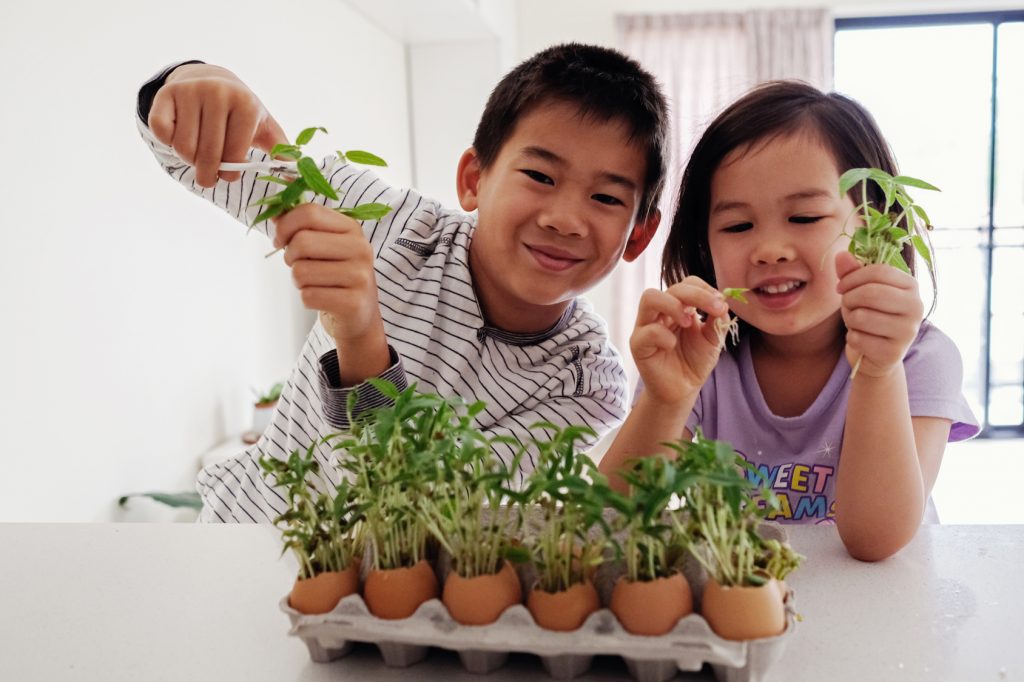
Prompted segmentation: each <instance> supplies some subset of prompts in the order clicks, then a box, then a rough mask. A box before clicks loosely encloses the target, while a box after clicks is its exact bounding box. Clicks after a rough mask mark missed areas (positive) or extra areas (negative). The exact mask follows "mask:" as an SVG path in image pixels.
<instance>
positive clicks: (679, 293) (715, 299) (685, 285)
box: [665, 277, 729, 315]
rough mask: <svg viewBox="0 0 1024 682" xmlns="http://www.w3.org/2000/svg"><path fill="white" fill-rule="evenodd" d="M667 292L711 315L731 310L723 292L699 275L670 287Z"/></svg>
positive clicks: (685, 303)
mask: <svg viewBox="0 0 1024 682" xmlns="http://www.w3.org/2000/svg"><path fill="white" fill-rule="evenodd" d="M665 293H666V294H668V295H669V296H672V297H674V298H676V299H678V300H679V301H680V302H682V303H683V304H684V305H688V306H692V307H694V308H697V309H698V310H703V311H704V312H706V313H708V314H709V315H724V314H725V313H726V312H728V310H729V305H728V304H727V303H726V302H725V296H724V295H723V294H722V292H720V291H718V290H717V289H715V288H714V287H713V286H711V285H710V284H708V283H707V282H704V281H703V280H701V279H700V278H698V277H687V278H686V279H684V280H683V281H682V282H679V283H678V284H674V285H672V286H671V287H669V288H668V289H667V290H666V291H665Z"/></svg>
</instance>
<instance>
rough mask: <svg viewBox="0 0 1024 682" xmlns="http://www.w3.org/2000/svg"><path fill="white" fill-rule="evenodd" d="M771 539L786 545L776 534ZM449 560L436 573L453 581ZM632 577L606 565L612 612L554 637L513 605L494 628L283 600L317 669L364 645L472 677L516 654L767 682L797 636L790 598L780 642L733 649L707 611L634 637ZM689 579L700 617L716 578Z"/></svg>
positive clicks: (444, 616) (651, 678) (443, 612)
mask: <svg viewBox="0 0 1024 682" xmlns="http://www.w3.org/2000/svg"><path fill="white" fill-rule="evenodd" d="M770 531H771V532H769V533H766V535H772V536H775V537H779V538H780V539H781V537H782V533H781V531H780V530H776V529H774V528H771V529H770ZM446 563H447V562H445V561H443V559H442V560H441V561H439V562H438V563H437V566H436V569H437V570H438V572H439V573H440V574H441V576H440V577H443V574H444V573H445V572H446V570H447V567H446V566H445V564H446ZM518 570H519V576H520V580H521V581H522V584H523V594H524V595H525V594H527V592H528V589H529V587H530V586H532V585H533V578H534V573H533V571H532V568H531V567H529V566H525V567H519V569H518ZM623 572H624V565H623V564H622V563H621V562H609V563H605V564H603V565H602V566H601V568H600V569H599V570H598V571H597V573H596V574H595V576H594V583H595V586H596V587H597V590H598V594H599V595H600V598H601V604H602V608H601V609H599V610H598V611H596V612H594V613H592V614H591V615H590V617H589V618H587V620H586V621H585V622H584V623H583V625H582V626H581V627H580V628H579V629H578V630H575V631H572V632H554V631H551V630H545V629H543V628H541V627H539V626H538V625H537V624H536V623H534V620H533V616H532V615H530V612H529V611H528V610H527V609H526V607H525V606H524V605H522V604H517V605H515V606H512V607H510V608H508V609H506V611H505V612H504V613H503V614H502V615H501V617H500V618H498V620H497V621H495V622H494V623H491V624H490V625H475V626H468V625H462V624H460V623H457V622H456V621H454V620H453V619H452V618H451V616H450V615H448V610H447V609H446V608H445V606H444V604H442V603H441V600H440V599H431V600H430V601H427V602H425V603H424V604H422V605H421V606H420V607H419V608H418V609H417V610H416V612H415V613H414V614H413V615H412V616H410V617H408V618H404V619H401V620H385V619H382V618H377V617H376V616H374V615H373V614H371V613H370V612H369V610H368V609H367V607H366V603H365V602H364V601H363V599H362V597H361V596H360V595H358V594H353V595H349V596H348V597H345V598H344V599H342V600H341V601H340V602H339V603H338V605H337V606H336V607H335V608H334V610H332V611H331V612H329V613H324V614H319V615H306V614H301V613H299V612H298V611H295V610H294V609H292V608H291V607H290V606H289V605H288V597H287V596H285V597H284V598H282V599H281V602H280V607H281V610H282V611H284V612H285V613H286V614H288V617H289V618H290V619H291V624H292V627H291V630H290V631H289V634H290V635H292V636H296V637H299V638H301V639H302V640H303V642H305V644H306V646H307V648H308V649H309V655H310V658H312V660H314V661H316V662H328V661H333V660H335V659H338V658H340V657H342V656H344V655H346V654H347V653H349V651H350V650H351V649H352V647H353V644H354V643H355V642H368V643H372V644H376V646H377V647H378V649H380V652H381V655H382V657H383V659H384V664H385V665H388V666H391V667H406V666H410V665H413V664H414V663H417V662H419V661H421V660H422V659H423V658H424V657H425V656H426V655H427V654H428V653H429V651H430V648H431V647H437V648H440V649H447V650H451V651H455V652H458V654H459V658H460V659H461V661H462V665H463V667H464V668H465V669H466V670H467V671H469V672H472V673H480V674H486V673H489V672H492V671H494V670H497V669H498V668H500V667H501V666H502V665H504V664H505V661H506V659H507V658H508V655H509V653H511V652H517V653H528V654H534V655H536V656H538V657H539V658H540V660H541V663H542V664H543V666H544V669H545V670H547V672H548V674H549V675H550V676H551V677H552V678H554V679H558V680H569V679H572V678H574V677H576V676H578V675H582V674H583V673H585V672H586V671H587V670H588V669H589V668H590V665H591V663H592V661H593V658H594V656H620V657H621V658H622V659H623V660H624V662H625V663H626V666H627V668H628V669H629V671H630V674H631V675H632V676H633V678H634V679H636V680H638V681H639V682H662V681H663V680H668V679H671V678H672V677H674V676H675V675H676V674H677V673H678V672H680V671H682V672H690V671H697V670H700V669H701V668H702V667H703V665H704V664H705V663H707V664H710V666H711V668H712V670H713V671H714V674H715V678H716V679H717V680H718V682H758V681H759V680H764V679H766V675H767V673H768V671H769V669H770V668H771V667H772V665H773V664H774V663H775V661H777V660H778V659H779V657H780V656H781V655H782V652H783V650H784V648H785V645H786V641H787V640H788V638H789V636H790V634H791V633H792V631H793V628H794V627H795V625H796V611H795V609H794V604H793V593H792V592H791V591H790V592H789V593H788V594H787V597H786V630H785V631H784V632H783V633H782V634H781V635H778V636H776V637H768V638H764V639H757V640H748V641H730V640H726V639H723V638H721V637H719V636H718V635H716V634H715V633H714V632H713V631H712V630H711V628H710V627H709V626H708V623H707V621H706V620H704V618H703V617H702V616H701V615H699V613H692V614H690V615H688V616H686V617H685V618H682V619H681V620H680V621H679V622H678V623H677V624H676V626H675V627H674V628H673V629H672V630H671V631H669V632H668V633H666V634H664V635H660V636H657V637H648V636H642V635H633V634H630V633H628V632H626V631H625V630H624V629H623V627H622V626H621V625H620V624H619V622H618V620H617V619H616V618H615V615H614V614H613V613H612V612H611V610H610V609H608V608H607V605H608V603H609V601H610V596H611V591H612V588H613V586H614V584H615V580H616V579H617V578H618V577H619V576H620V575H622V573H623ZM684 573H685V575H686V578H687V580H688V581H689V582H690V586H691V589H692V591H693V597H694V609H695V611H699V608H700V597H701V595H702V593H703V588H704V582H705V581H706V576H705V574H704V572H703V570H702V569H701V568H700V567H699V565H697V564H696V562H692V561H691V562H688V563H687V564H686V565H685V566H684Z"/></svg>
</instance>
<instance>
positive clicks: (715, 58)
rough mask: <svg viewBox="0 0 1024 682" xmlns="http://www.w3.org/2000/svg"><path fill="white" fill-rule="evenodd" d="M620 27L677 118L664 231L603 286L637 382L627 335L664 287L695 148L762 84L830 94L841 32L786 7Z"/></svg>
mask: <svg viewBox="0 0 1024 682" xmlns="http://www.w3.org/2000/svg"><path fill="white" fill-rule="evenodd" d="M616 29H617V33H618V43H619V47H620V49H622V50H623V51H624V52H626V53H627V54H629V55H631V56H632V57H634V58H635V59H637V60H638V61H639V62H640V63H641V64H642V65H643V66H644V67H645V68H646V69H647V70H648V71H650V72H651V73H652V74H654V76H655V77H656V78H657V79H658V81H659V82H660V83H661V85H662V87H663V89H664V91H665V95H666V97H667V99H668V103H669V116H670V120H671V142H670V145H671V151H670V153H669V159H670V160H669V172H668V177H667V178H666V180H665V190H664V195H663V196H662V200H661V204H660V207H661V212H662V219H661V226H660V227H659V228H658V232H657V234H656V235H655V238H654V240H652V242H651V244H650V246H648V247H647V250H646V251H645V252H644V253H643V255H641V257H640V258H638V259H637V260H636V261H634V262H633V263H630V264H625V265H622V264H620V266H619V267H617V268H616V269H615V270H614V271H613V274H612V275H611V276H610V278H609V280H610V281H609V285H608V286H607V287H606V288H604V290H605V291H608V292H614V293H612V294H611V296H612V300H611V303H610V305H609V306H608V310H609V312H608V315H609V320H608V326H609V333H610V336H611V339H612V342H613V343H614V344H615V346H616V347H617V348H619V350H620V351H622V354H623V360H624V361H625V364H626V368H627V372H628V374H629V377H630V381H631V382H633V384H634V385H635V378H636V370H635V368H634V366H633V361H632V357H631V356H630V354H629V336H630V334H631V333H632V330H633V323H634V321H635V319H636V310H637V305H638V303H639V301H640V294H641V293H642V292H643V290H644V289H646V288H660V275H661V252H662V249H663V248H664V244H665V237H666V235H667V234H668V231H669V227H670V225H671V223H672V214H673V213H674V210H675V202H676V198H677V197H676V193H677V190H678V187H679V179H680V176H681V175H682V169H683V166H684V165H685V163H686V160H687V158H689V152H690V149H691V148H692V146H693V144H694V143H695V142H696V141H697V137H698V136H699V135H700V133H701V131H702V130H703V129H704V127H705V126H707V124H708V123H710V122H711V120H712V119H713V118H714V117H715V115H717V114H718V112H719V111H721V110H722V109H723V108H725V106H726V105H728V104H729V103H730V102H732V101H733V100H735V99H736V98H737V97H739V96H740V95H742V94H743V93H744V92H746V91H747V90H748V89H750V88H751V87H753V86H754V85H756V84H758V83H762V82H764V81H768V80H774V79H779V78H797V79H800V80H804V81H807V82H808V83H810V84H812V85H814V86H817V87H819V88H821V89H823V90H829V89H831V87H832V41H833V33H834V30H835V27H834V22H833V19H832V16H831V14H830V13H829V12H828V11H827V10H825V9H799V10H789V9H784V10H752V11H748V12H735V13H733V12H730V13H724V12H719V13H706V14H662V15H622V16H617V17H616Z"/></svg>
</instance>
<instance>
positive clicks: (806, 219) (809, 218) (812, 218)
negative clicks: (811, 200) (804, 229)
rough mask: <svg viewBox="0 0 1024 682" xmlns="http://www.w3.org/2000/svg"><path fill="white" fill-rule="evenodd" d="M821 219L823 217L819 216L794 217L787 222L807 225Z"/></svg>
mask: <svg viewBox="0 0 1024 682" xmlns="http://www.w3.org/2000/svg"><path fill="white" fill-rule="evenodd" d="M823 217H824V216H820V215H795V216H793V217H791V218H790V219H789V222H791V223H797V224H798V225H807V224H809V223H816V222H818V221H819V220H821V219H822V218H823Z"/></svg>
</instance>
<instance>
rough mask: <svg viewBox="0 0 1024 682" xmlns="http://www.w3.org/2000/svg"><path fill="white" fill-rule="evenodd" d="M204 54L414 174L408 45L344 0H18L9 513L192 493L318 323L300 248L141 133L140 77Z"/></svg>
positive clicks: (4, 367)
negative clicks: (203, 184)
mask: <svg viewBox="0 0 1024 682" xmlns="http://www.w3.org/2000/svg"><path fill="white" fill-rule="evenodd" d="M188 58H198V59H203V60H206V61H208V62H211V63H220V64H223V65H226V66H228V67H229V68H232V69H234V70H235V71H236V73H238V74H239V75H240V76H241V77H242V78H243V79H244V80H246V81H247V82H248V83H250V84H251V85H252V86H253V89H254V90H255V91H256V92H257V93H259V94H260V96H261V97H262V98H263V100H264V102H265V104H266V105H267V107H268V108H269V109H270V110H271V111H272V112H273V113H274V114H275V115H276V117H277V118H278V120H279V121H280V122H281V124H282V125H283V126H284V128H285V130H286V131H287V132H288V133H289V134H292V135H294V134H295V133H296V132H297V131H298V130H299V129H301V128H302V127H305V126H308V125H323V126H326V127H327V128H328V130H330V131H331V136H330V140H329V141H328V143H327V145H328V146H325V147H324V148H325V150H329V149H333V148H335V147H339V148H353V147H358V148H365V149H369V150H372V151H374V152H376V153H377V154H379V155H381V156H383V157H384V158H386V159H387V160H388V161H389V162H390V163H391V165H392V169H391V170H390V171H387V172H386V173H385V175H386V176H387V177H388V178H389V179H391V180H392V181H393V182H395V183H400V184H407V183H408V182H409V177H410V173H409V169H410V167H411V163H410V158H411V155H410V147H409V134H408V131H409V120H408V105H407V85H406V61H405V51H404V47H403V46H402V45H401V44H400V43H399V42H397V41H396V40H394V39H393V38H390V37H388V36H387V35H386V34H384V33H383V32H381V31H380V30H379V29H378V28H376V27H374V26H373V25H371V24H369V23H368V22H367V21H366V20H365V19H363V18H362V16H361V15H359V14H357V13H355V12H354V11H353V10H351V9H349V8H348V7H347V6H346V5H345V4H343V3H342V2H340V1H339V0H302V2H301V3H293V4H282V3H281V2H278V1H274V0H245V1H243V0H222V1H218V2H206V1H203V0H177V1H176V2H174V3H159V4H157V3H155V2H149V1H148V0H147V1H145V2H126V1H121V0H92V1H90V2H88V3H67V2H56V1H54V0H40V1H38V2H33V3H27V2H23V3H8V4H7V5H5V8H4V12H3V19H2V21H0V64H2V65H3V66H2V67H0V93H2V94H0V131H3V134H2V139H3V143H2V158H3V160H4V165H3V166H2V167H0V188H2V193H3V194H2V198H3V208H4V211H3V217H2V218H0V221H2V225H3V228H2V229H3V231H2V234H3V238H4V239H3V245H2V247H0V292H2V293H0V324H2V325H3V334H2V336H0V377H2V378H3V382H4V387H5V389H6V390H4V391H3V394H2V397H0V428H2V432H3V434H4V445H3V450H2V452H0V462H2V463H3V474H2V475H0V522H2V521H26V520H32V521H93V520H107V519H110V518H119V517H118V515H117V513H116V512H115V510H114V502H115V500H116V498H117V497H118V495H120V494H122V493H125V492H131V491H137V490H149V489H164V490H166V489H188V488H191V486H192V481H193V478H194V475H195V471H196V466H197V460H198V456H199V454H200V453H201V452H202V451H203V450H205V449H207V448H208V447H210V446H212V445H214V444H215V443H217V442H218V441H220V440H222V439H224V438H225V437H227V436H228V435H230V434H234V433H237V432H238V431H240V430H242V429H243V428H244V427H246V426H247V425H248V423H249V419H250V413H249V404H250V402H251V394H250V391H249V387H250V386H266V385H269V384H270V383H272V382H273V381H275V380H277V379H279V378H282V377H284V376H285V374H286V373H287V372H288V370H289V369H290V367H291V365H292V362H293V360H294V359H295V357H297V354H298V350H299V346H300V343H301V341H302V339H303V338H304V336H305V332H306V330H307V329H308V326H309V324H310V322H311V319H312V318H311V316H310V315H309V314H307V313H306V312H305V311H303V310H302V309H301V305H300V304H299V303H298V296H297V293H296V292H295V290H294V288H293V287H292V285H291V280H290V275H289V272H288V270H287V268H286V267H285V266H284V265H283V262H282V261H281V259H280V256H278V257H277V258H274V259H271V260H264V258H263V254H264V253H265V252H266V251H268V250H269V249H268V248H267V244H266V243H265V241H264V240H263V239H262V238H261V237H259V236H258V235H257V234H256V233H253V234H252V235H249V236H246V235H245V229H244V228H243V227H242V226H240V225H238V224H236V223H234V222H233V221H232V220H230V219H228V218H227V217H226V216H224V215H222V214H221V213H220V212H219V211H218V210H216V209H214V208H212V207H210V206H207V205H204V203H203V202H202V201H201V200H199V199H197V198H195V197H192V196H190V195H189V194H188V192H186V191H185V190H184V189H182V188H180V187H178V186H176V184H175V183H174V182H173V181H172V180H170V179H169V178H168V177H167V176H166V175H164V173H163V172H162V171H161V170H160V169H159V168H158V166H157V165H156V163H155V162H154V161H153V159H152V157H151V156H150V154H149V153H148V151H147V150H146V149H145V147H144V146H143V144H142V142H141V141H140V139H139V137H138V134H137V132H136V130H135V123H134V109H135V96H136V91H137V88H138V86H139V85H140V84H141V82H142V81H143V80H145V79H146V78H148V77H149V76H150V75H151V74H152V73H153V72H155V71H156V70H158V69H160V68H161V67H162V66H163V65H165V64H167V63H169V62H171V61H174V60H178V59H188ZM371 67H372V72H370V73H364V72H363V71H365V70H367V69H369V68H371ZM334 143H336V144H334ZM330 145H333V146H330ZM14 163H17V164H19V165H18V166H13V165H12V164H14Z"/></svg>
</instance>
